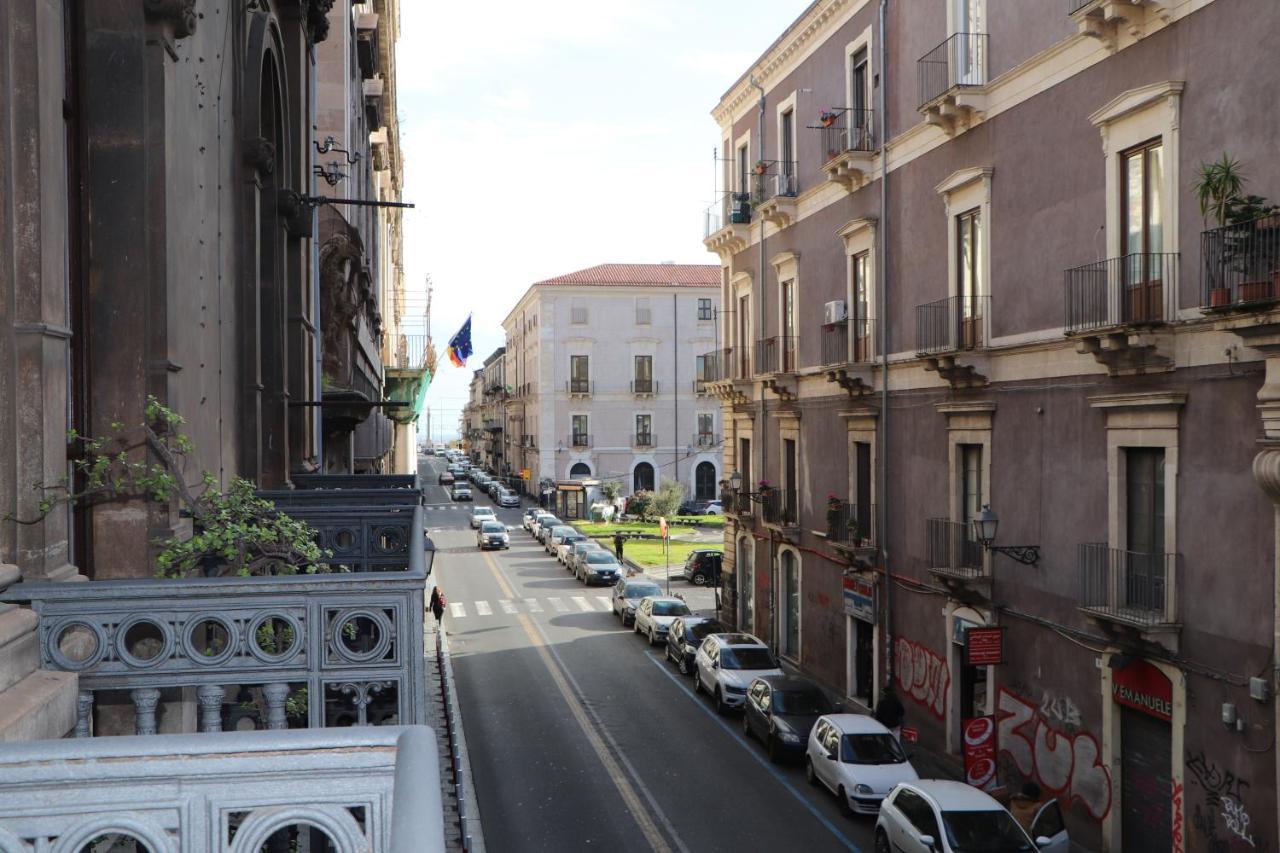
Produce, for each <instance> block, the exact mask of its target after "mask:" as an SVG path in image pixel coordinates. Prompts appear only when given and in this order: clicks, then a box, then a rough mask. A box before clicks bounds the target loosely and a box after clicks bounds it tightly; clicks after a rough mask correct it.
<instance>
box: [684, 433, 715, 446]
mask: <svg viewBox="0 0 1280 853" xmlns="http://www.w3.org/2000/svg"><path fill="white" fill-rule="evenodd" d="M689 443H690V444H692V445H693V446H694V447H697V448H701V449H703V450H705V449H707V448H710V447H715V446H716V445H717V444H719V443H720V442H719V439H718V438H717V437H716V434H715V433H714V432H695V433H694V434H693V439H692V440H691V441H690V442H689Z"/></svg>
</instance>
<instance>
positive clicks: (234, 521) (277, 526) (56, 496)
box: [4, 396, 330, 578]
mask: <svg viewBox="0 0 1280 853" xmlns="http://www.w3.org/2000/svg"><path fill="white" fill-rule="evenodd" d="M144 414H145V418H144V420H143V422H142V423H141V424H139V425H137V426H135V427H128V426H126V425H125V424H124V423H121V422H118V421H117V422H114V423H112V424H111V430H112V434H111V435H110V436H106V437H90V436H82V435H80V434H79V433H77V432H76V431H75V430H70V431H68V433H67V439H68V442H69V443H70V444H71V445H72V448H73V454H74V456H73V458H72V462H71V466H72V470H73V472H74V476H73V477H71V478H66V477H64V478H63V479H62V480H60V481H58V482H56V483H53V484H48V483H35V484H33V486H32V488H33V489H36V490H37V491H39V492H41V498H40V501H39V502H38V504H37V509H36V515H35V517H33V518H18V517H16V516H14V515H13V514H6V515H5V516H4V518H5V519H6V520H10V521H14V522H16V523H18V524H23V525H33V524H40V523H42V522H43V521H44V520H45V519H46V518H47V517H48V516H49V514H50V513H51V512H53V511H54V509H55V508H57V507H58V506H59V505H61V504H72V503H78V504H97V503H103V502H108V501H114V500H130V499H138V498H141V499H145V500H150V501H154V502H156V503H164V504H167V503H170V502H171V501H174V500H176V501H177V502H178V504H179V506H180V508H181V509H182V510H183V511H185V512H186V513H187V514H189V515H190V516H191V518H192V520H193V527H194V529H195V533H194V534H193V535H192V536H191V537H189V538H187V539H179V538H177V537H173V538H170V539H164V540H157V541H156V542H155V543H154V544H155V545H156V546H158V548H159V549H160V550H159V553H158V554H157V556H156V576H157V577H170V578H173V577H184V576H187V575H189V574H192V573H193V572H195V571H196V570H197V569H198V568H201V567H202V566H204V565H207V564H214V563H216V564H217V572H218V573H219V574H223V575H238V576H249V575H282V574H297V573H299V572H305V573H315V572H327V571H330V568H329V567H328V566H327V565H325V563H324V560H325V558H327V557H328V556H329V552H328V551H326V550H324V549H322V548H320V547H319V546H318V545H317V544H316V535H317V534H316V531H315V530H314V529H313V528H312V527H311V526H310V525H309V524H307V523H306V522H304V521H299V520H298V519H294V518H291V517H289V516H287V515H285V514H283V513H280V512H278V511H277V510H276V508H275V505H274V504H272V503H271V502H270V501H266V500H263V499H262V498H259V497H258V496H257V495H256V494H255V493H254V490H255V486H254V484H253V483H252V482H250V481H248V480H245V479H241V478H237V479H234V480H232V481H231V483H230V485H229V486H228V488H227V490H226V491H225V492H223V491H220V490H219V489H218V482H217V480H216V479H215V478H214V476H213V474H211V473H210V472H208V471H203V472H202V473H201V475H200V478H199V480H198V481H197V482H196V483H195V484H194V485H192V484H190V483H188V482H187V478H186V476H185V472H186V470H187V469H188V468H189V467H190V459H191V456H192V454H193V453H194V451H195V448H194V446H193V445H192V443H191V440H190V439H189V438H188V437H187V436H186V435H184V434H182V433H181V432H180V431H179V430H180V428H181V427H182V426H183V425H184V424H185V423H186V421H185V419H183V417H182V416H181V415H179V414H177V413H176V412H174V411H172V410H170V409H168V408H166V407H165V406H163V405H161V404H160V402H159V401H158V400H157V399H156V398H155V397H150V396H149V397H147V403H146V407H145V409H144Z"/></svg>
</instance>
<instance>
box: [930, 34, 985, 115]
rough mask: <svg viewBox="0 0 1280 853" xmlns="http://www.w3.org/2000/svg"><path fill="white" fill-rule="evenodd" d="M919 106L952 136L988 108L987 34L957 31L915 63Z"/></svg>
mask: <svg viewBox="0 0 1280 853" xmlns="http://www.w3.org/2000/svg"><path fill="white" fill-rule="evenodd" d="M916 82H917V85H918V91H919V104H920V106H919V110H920V112H921V113H923V114H924V117H925V120H926V121H927V122H929V123H930V124H933V125H937V126H938V127H940V128H942V129H943V131H945V132H946V133H947V134H948V135H949V136H951V135H955V134H956V133H959V132H961V131H963V130H966V129H968V128H969V127H972V126H973V125H975V124H977V123H978V122H980V121H982V119H983V118H984V117H985V113H986V109H987V94H986V84H987V34H986V33H956V34H955V35H953V36H951V37H950V38H949V39H947V40H946V41H944V42H943V43H942V44H940V45H938V46H937V47H935V48H934V49H933V50H931V51H929V52H928V53H926V54H925V55H924V56H922V57H921V58H920V60H919V61H918V62H917V63H916Z"/></svg>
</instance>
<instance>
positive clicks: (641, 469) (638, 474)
mask: <svg viewBox="0 0 1280 853" xmlns="http://www.w3.org/2000/svg"><path fill="white" fill-rule="evenodd" d="M631 482H632V487H633V489H632V490H633V491H636V492H641V491H645V492H652V491H653V466H652V465H650V464H649V463H648V462H641V463H640V464H639V465H637V466H636V467H635V471H634V472H633V473H632V475H631Z"/></svg>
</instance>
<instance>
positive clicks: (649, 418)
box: [635, 415, 653, 447]
mask: <svg viewBox="0 0 1280 853" xmlns="http://www.w3.org/2000/svg"><path fill="white" fill-rule="evenodd" d="M635 446H636V447H652V446H653V415H636V432H635Z"/></svg>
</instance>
